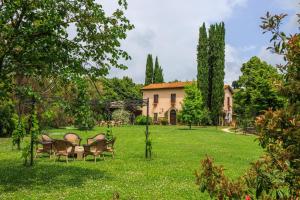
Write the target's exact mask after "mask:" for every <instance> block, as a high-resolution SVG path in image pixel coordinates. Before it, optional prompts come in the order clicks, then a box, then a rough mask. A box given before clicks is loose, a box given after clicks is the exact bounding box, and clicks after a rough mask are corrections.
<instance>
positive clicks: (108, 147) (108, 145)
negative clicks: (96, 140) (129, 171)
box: [105, 137, 116, 158]
mask: <svg viewBox="0 0 300 200" xmlns="http://www.w3.org/2000/svg"><path fill="white" fill-rule="evenodd" d="M115 141H116V137H114V138H113V139H112V140H111V141H108V142H106V148H105V152H110V153H112V157H113V158H114V157H115V148H114V145H115Z"/></svg>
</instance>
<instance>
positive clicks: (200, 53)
mask: <svg viewBox="0 0 300 200" xmlns="http://www.w3.org/2000/svg"><path fill="white" fill-rule="evenodd" d="M197 71H198V74H197V82H198V88H199V89H200V91H201V94H202V98H203V103H204V106H205V107H207V108H208V91H209V89H208V85H209V84H208V80H209V67H208V39H207V32H206V27H205V23H203V25H202V26H201V27H200V29H199V43H198V46H197Z"/></svg>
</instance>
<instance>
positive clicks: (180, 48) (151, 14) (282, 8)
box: [101, 0, 300, 83]
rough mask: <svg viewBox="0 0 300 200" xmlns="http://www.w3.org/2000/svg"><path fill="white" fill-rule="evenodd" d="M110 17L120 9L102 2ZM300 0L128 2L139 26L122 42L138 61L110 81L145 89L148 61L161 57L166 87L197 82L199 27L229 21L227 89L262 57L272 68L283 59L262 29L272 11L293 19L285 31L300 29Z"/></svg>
mask: <svg viewBox="0 0 300 200" xmlns="http://www.w3.org/2000/svg"><path fill="white" fill-rule="evenodd" d="M101 3H103V5H104V8H105V9H106V10H107V11H108V12H110V11H112V10H113V9H114V8H115V7H116V4H115V3H114V1H112V0H102V1H101ZM299 3H300V0H189V1H179V0H151V1H149V0H128V10H127V11H126V16H127V17H128V18H129V19H130V21H131V22H132V23H133V24H134V25H135V29H134V30H132V31H131V32H129V33H128V38H127V39H126V40H125V41H123V42H122V44H123V45H122V47H123V49H125V50H126V51H128V53H129V54H130V55H131V56H132V60H131V61H128V62H126V63H125V64H126V65H127V66H128V69H127V70H125V71H122V70H118V69H112V70H111V72H110V77H115V76H117V77H122V76H129V77H131V78H133V79H134V81H135V82H138V83H143V82H144V77H145V64H146V56H147V54H148V53H151V54H152V55H153V56H158V58H159V61H160V64H161V66H162V67H163V70H164V75H165V81H172V80H175V79H178V80H182V81H185V80H192V79H195V78H196V74H197V71H196V66H197V64H196V46H197V42H198V29H199V26H200V25H201V24H202V23H203V22H205V23H206V24H207V25H209V24H212V23H216V22H220V21H224V22H225V26H226V59H225V62H226V66H225V83H231V82H232V81H233V80H236V79H238V77H239V75H240V67H241V66H242V63H244V62H246V61H247V60H249V59H250V58H251V57H252V56H255V55H256V56H259V57H260V58H262V59H263V60H265V61H267V62H268V63H270V64H273V65H274V64H276V63H279V62H281V58H280V57H278V56H276V55H273V54H271V53H269V52H268V51H267V50H266V47H267V46H268V45H269V44H268V41H269V39H270V36H269V35H263V34H262V30H261V29H260V28H259V25H260V23H261V20H260V17H261V16H264V15H265V13H266V12H267V11H270V12H271V13H287V14H289V17H288V18H287V19H286V23H285V24H284V25H283V28H284V30H285V31H287V32H295V31H299V30H297V29H296V27H297V20H296V17H295V14H296V12H298V13H299V11H300V6H299Z"/></svg>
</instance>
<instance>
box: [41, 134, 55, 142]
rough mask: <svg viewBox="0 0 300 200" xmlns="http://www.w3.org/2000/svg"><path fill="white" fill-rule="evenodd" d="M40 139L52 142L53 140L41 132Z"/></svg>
mask: <svg viewBox="0 0 300 200" xmlns="http://www.w3.org/2000/svg"><path fill="white" fill-rule="evenodd" d="M41 140H42V141H43V142H53V141H54V139H53V138H51V137H50V136H49V135H48V134H42V135H41Z"/></svg>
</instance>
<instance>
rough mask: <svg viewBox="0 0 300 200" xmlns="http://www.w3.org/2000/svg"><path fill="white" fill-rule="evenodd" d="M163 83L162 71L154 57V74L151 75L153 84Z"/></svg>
mask: <svg viewBox="0 0 300 200" xmlns="http://www.w3.org/2000/svg"><path fill="white" fill-rule="evenodd" d="M163 82H164V77H163V70H162V68H161V66H160V65H159V62H158V58H157V57H156V58H155V67H154V73H153V83H163Z"/></svg>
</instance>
